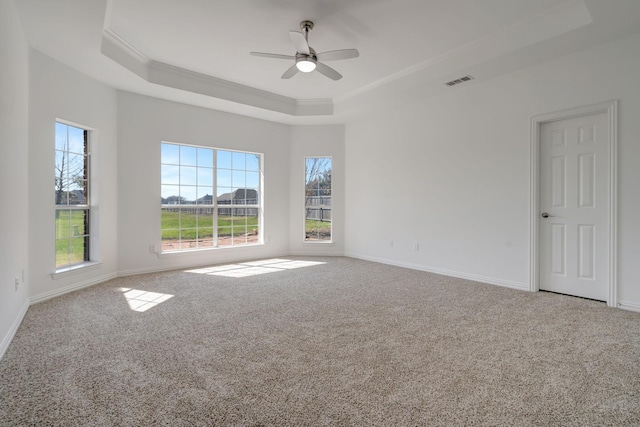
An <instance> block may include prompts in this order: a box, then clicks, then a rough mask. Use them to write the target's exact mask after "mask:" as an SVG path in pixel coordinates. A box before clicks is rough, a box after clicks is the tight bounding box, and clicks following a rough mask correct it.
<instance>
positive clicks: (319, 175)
mask: <svg viewBox="0 0 640 427" xmlns="http://www.w3.org/2000/svg"><path fill="white" fill-rule="evenodd" d="M304 200H305V240H306V241H331V157H307V158H306V159H305V199H304Z"/></svg>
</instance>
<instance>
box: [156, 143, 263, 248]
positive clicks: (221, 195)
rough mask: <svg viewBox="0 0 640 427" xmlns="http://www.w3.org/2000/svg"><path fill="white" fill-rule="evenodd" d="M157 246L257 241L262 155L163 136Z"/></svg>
mask: <svg viewBox="0 0 640 427" xmlns="http://www.w3.org/2000/svg"><path fill="white" fill-rule="evenodd" d="M161 149H162V158H161V162H162V165H161V167H162V177H161V187H162V188H161V193H162V194H161V196H162V201H161V211H162V215H161V218H162V225H161V228H162V229H161V234H162V251H163V252H170V251H177V250H193V249H207V248H213V247H228V246H242V245H250V244H257V243H260V242H261V235H262V233H261V225H260V222H261V216H262V215H261V214H262V205H261V197H260V194H261V191H260V185H261V184H260V183H261V179H260V177H261V163H262V155H261V154H257V153H247V152H241V151H230V150H220V149H215V148H209V147H196V146H192V145H185V144H175V143H168V142H163V143H162V145H161Z"/></svg>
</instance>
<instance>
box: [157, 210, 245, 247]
mask: <svg viewBox="0 0 640 427" xmlns="http://www.w3.org/2000/svg"><path fill="white" fill-rule="evenodd" d="M213 229H214V226H213V215H195V214H187V213H182V214H181V213H179V212H172V211H169V210H163V211H162V240H163V241H166V240H179V239H180V238H181V239H182V240H194V239H211V238H213V231H214V230H213ZM217 229H218V230H217V231H218V237H226V236H239V235H244V234H252V235H254V234H257V232H258V217H257V216H219V217H218V227H217Z"/></svg>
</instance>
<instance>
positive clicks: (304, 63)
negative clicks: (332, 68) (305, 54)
mask: <svg viewBox="0 0 640 427" xmlns="http://www.w3.org/2000/svg"><path fill="white" fill-rule="evenodd" d="M296 67H298V70H300V71H302V72H303V73H310V72H312V71H313V70H315V69H316V63H315V62H313V61H310V60H308V59H303V60H300V61H298V62H296Z"/></svg>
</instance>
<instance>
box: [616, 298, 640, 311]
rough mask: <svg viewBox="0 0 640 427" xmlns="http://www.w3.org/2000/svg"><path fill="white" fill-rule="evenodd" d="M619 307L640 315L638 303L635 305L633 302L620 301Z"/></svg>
mask: <svg viewBox="0 0 640 427" xmlns="http://www.w3.org/2000/svg"><path fill="white" fill-rule="evenodd" d="M617 307H618V308H621V309H623V310H628V311H636V312H638V313H640V304H636V303H633V302H629V301H618V305H617Z"/></svg>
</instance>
